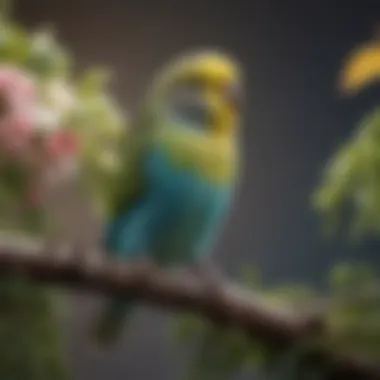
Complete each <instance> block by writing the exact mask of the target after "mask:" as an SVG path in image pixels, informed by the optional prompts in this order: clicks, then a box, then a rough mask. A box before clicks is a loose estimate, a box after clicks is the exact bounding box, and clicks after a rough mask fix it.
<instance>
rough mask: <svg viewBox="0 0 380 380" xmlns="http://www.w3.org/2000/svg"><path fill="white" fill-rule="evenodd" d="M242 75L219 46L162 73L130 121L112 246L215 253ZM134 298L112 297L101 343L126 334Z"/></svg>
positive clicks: (180, 261) (118, 253)
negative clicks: (122, 333) (130, 128)
mask: <svg viewBox="0 0 380 380" xmlns="http://www.w3.org/2000/svg"><path fill="white" fill-rule="evenodd" d="M241 95H242V73H241V69H240V66H239V65H238V64H237V62H236V61H235V60H234V59H232V58H231V57H229V56H227V55H226V54H224V53H221V52H216V51H203V52H198V53H193V54H188V55H184V56H181V57H179V58H177V59H176V60H174V62H172V63H171V64H170V65H169V66H168V67H166V68H164V70H163V71H162V72H160V73H159V75H158V76H157V78H156V80H155V81H154V83H153V86H152V87H151V88H150V90H149V91H148V93H147V96H146V99H145V101H144V102H143V107H142V108H141V109H140V112H139V113H138V114H137V116H136V117H135V119H134V120H133V119H132V127H133V129H132V132H130V134H129V135H128V139H127V140H128V141H127V142H126V146H125V148H124V151H123V152H122V154H123V155H124V166H122V168H123V170H121V175H120V177H119V178H118V180H117V186H116V191H115V196H114V202H113V204H112V210H111V215H110V221H109V224H108V229H107V232H106V236H105V246H104V248H105V250H106V251H107V252H108V253H109V255H113V257H115V258H118V259H121V260H135V259H142V258H143V255H144V254H146V255H147V256H148V258H149V259H150V260H152V261H153V262H154V263H155V264H157V265H162V266H172V265H189V264H191V263H200V262H202V260H203V259H204V258H206V257H207V255H208V253H210V252H211V250H212V248H213V245H214V243H215V240H216V238H217V235H218V232H219V230H220V227H221V225H222V222H223V220H224V219H225V216H226V213H227V211H228V208H229V206H230V204H231V200H232V193H233V190H234V188H235V185H236V180H237V178H238V166H239V144H238V138H237V136H238V131H239V124H240V121H241V120H240V119H241V108H240V106H241ZM133 305H134V303H133V302H132V301H131V300H130V301H128V300H119V299H113V300H110V301H109V302H108V304H107V305H106V308H105V309H104V311H103V312H102V315H101V318H100V321H99V322H98V324H97V325H96V331H95V334H96V337H97V340H98V342H99V343H103V344H104V343H109V342H112V341H114V339H115V338H116V337H117V336H118V335H119V334H120V332H121V328H122V326H123V322H124V320H125V317H126V315H127V314H128V315H129V313H130V310H131V307H132V306H133Z"/></svg>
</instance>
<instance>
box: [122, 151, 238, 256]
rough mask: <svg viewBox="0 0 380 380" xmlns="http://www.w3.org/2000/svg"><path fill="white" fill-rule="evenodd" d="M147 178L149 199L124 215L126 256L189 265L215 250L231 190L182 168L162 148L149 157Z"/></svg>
mask: <svg viewBox="0 0 380 380" xmlns="http://www.w3.org/2000/svg"><path fill="white" fill-rule="evenodd" d="M144 174H145V176H144V177H145V181H144V182H145V185H144V188H145V191H144V194H143V196H142V197H141V199H140V200H139V202H138V203H136V205H135V206H134V207H133V208H132V209H130V210H128V211H127V212H126V214H125V215H124V230H123V235H124V242H125V244H122V245H121V246H118V249H119V250H124V251H125V255H126V256H127V257H128V256H129V255H128V252H129V251H130V252H131V253H132V251H134V250H147V251H148V252H150V253H151V254H152V255H153V256H154V257H155V258H156V259H157V260H159V261H162V262H165V263H168V262H178V261H179V262H183V261H188V260H191V259H195V258H197V257H199V256H201V255H203V254H205V253H207V252H208V251H209V250H211V249H212V246H213V243H214V240H215V238H216V234H217V232H218V229H219V228H218V227H219V226H220V224H221V222H222V220H223V215H224V213H225V211H226V208H227V206H228V204H229V200H230V195H231V187H230V186H226V185H224V186H220V185H217V184H215V183H213V182H212V181H209V180H207V179H206V178H203V177H201V176H199V175H197V174H196V173H194V172H192V171H190V170H186V169H184V168H183V167H180V166H178V165H177V164H176V163H175V161H174V160H172V158H171V157H170V156H169V155H168V153H167V152H166V151H165V150H164V149H163V148H162V147H161V146H155V147H152V148H151V149H150V151H149V153H148V154H147V155H146V157H145V163H144ZM131 241H133V244H130V242H131Z"/></svg>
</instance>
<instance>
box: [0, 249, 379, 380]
mask: <svg viewBox="0 0 380 380" xmlns="http://www.w3.org/2000/svg"><path fill="white" fill-rule="evenodd" d="M90 257H92V258H93V257H94V256H93V255H92V256H90ZM16 273H22V274H25V275H27V276H29V277H30V278H31V279H32V280H35V281H37V282H40V283H48V284H55V285H61V286H64V287H66V288H73V289H77V288H81V289H84V290H87V291H91V292H99V293H103V294H107V295H116V296H121V297H123V296H124V297H133V298H136V299H139V300H140V301H142V302H148V303H151V304H154V305H157V306H161V307H166V308H170V309H171V310H174V311H191V312H193V313H198V314H200V315H202V316H203V317H205V318H208V319H209V320H211V321H212V322H214V323H217V324H223V325H226V326H227V325H231V326H235V327H240V328H242V329H244V330H245V331H247V333H248V334H250V335H251V336H252V337H253V338H255V339H260V340H262V341H263V342H265V344H267V345H271V346H275V347H278V348H285V347H287V346H290V345H292V344H296V343H297V342H300V341H302V340H303V339H307V338H308V337H310V336H319V335H320V334H324V333H325V329H324V323H323V316H321V315H319V316H317V315H314V316H311V317H310V315H309V316H307V315H302V313H301V315H299V314H300V313H297V314H296V313H294V311H292V310H290V309H289V310H286V309H284V308H281V309H279V308H276V307H273V305H271V304H269V303H268V301H267V300H265V298H264V297H261V296H260V295H258V294H254V293H253V292H250V291H247V290H245V289H242V288H241V287H239V286H237V285H235V284H233V283H230V282H229V281H227V280H223V283H222V284H221V286H220V288H218V289H215V288H211V287H210V286H209V284H208V285H207V284H205V283H203V282H202V281H201V280H200V279H199V278H196V277H195V276H193V275H191V274H189V273H186V272H183V271H168V270H165V269H162V268H157V267H154V266H151V265H141V264H134V265H132V264H128V265H125V264H124V265H123V264H121V263H117V262H112V261H109V260H107V261H102V260H100V259H99V260H86V257H85V256H84V255H81V256H75V257H72V256H62V255H59V254H58V252H44V250H43V249H42V248H41V247H38V246H32V245H30V244H14V243H11V244H6V243H1V244H0V276H2V277H7V276H13V275H15V274H16ZM309 355H310V359H311V360H313V362H317V363H318V362H320V363H325V364H327V365H328V367H329V368H330V375H329V379H331V380H341V379H342V380H349V379H360V380H377V379H379V380H380V365H377V364H375V363H371V362H369V361H367V360H365V359H362V358H358V357H348V356H343V355H339V354H337V353H335V352H332V351H331V350H329V348H327V347H320V348H318V349H315V350H313V352H310V354H309Z"/></svg>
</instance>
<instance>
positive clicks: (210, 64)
mask: <svg viewBox="0 0 380 380" xmlns="http://www.w3.org/2000/svg"><path fill="white" fill-rule="evenodd" d="M155 93H156V95H157V97H158V98H159V99H160V105H161V107H160V108H161V109H163V110H164V111H165V113H166V115H167V117H169V118H171V120H175V121H178V122H179V123H178V124H179V125H183V126H185V127H186V128H191V129H194V130H197V131H199V132H200V133H211V134H214V135H219V136H229V135H231V134H232V133H234V132H235V131H236V129H237V126H238V124H239V119H240V113H241V106H242V104H241V102H242V95H243V94H242V73H241V69H240V67H239V65H238V64H237V62H236V61H235V60H233V59H232V58H231V57H229V56H227V55H225V54H223V53H220V52H214V51H205V52H201V53H195V54H191V55H186V56H182V57H180V58H179V59H177V60H175V61H174V62H172V63H171V64H170V65H169V66H168V67H167V68H166V69H165V70H164V71H163V72H162V73H161V74H160V75H159V76H158V80H157V82H156V85H155Z"/></svg>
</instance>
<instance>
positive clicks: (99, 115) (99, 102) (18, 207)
mask: <svg viewBox="0 0 380 380" xmlns="http://www.w3.org/2000/svg"><path fill="white" fill-rule="evenodd" d="M72 66H73V65H72V59H71V57H70V54H69V52H68V51H67V50H66V49H65V48H64V47H62V46H61V45H60V43H59V42H58V41H57V39H56V38H55V35H54V34H53V32H52V31H51V30H38V31H37V32H34V33H29V32H28V31H26V30H25V29H24V28H22V27H21V26H20V25H18V24H16V23H14V22H13V21H12V20H9V19H6V18H5V17H1V18H0V67H7V68H10V70H11V71H10V73H11V75H13V71H16V70H17V71H18V72H19V73H21V75H24V76H25V77H28V78H31V79H32V81H33V85H34V87H35V89H36V97H37V107H35V109H33V112H34V113H30V117H31V116H33V115H37V116H36V118H35V119H33V123H31V125H32V124H33V128H34V129H33V133H34V135H33V139H34V140H33V144H34V145H33V149H34V150H33V152H34V153H36V152H39V151H40V150H39V149H41V147H42V146H43V145H44V142H43V140H41V136H48V137H49V138H48V140H46V141H47V143H48V145H47V147H48V148H49V149H53V150H54V151H53V152H52V153H57V152H58V151H57V150H58V148H59V147H60V146H61V147H62V148H63V149H66V148H67V138H66V139H64V141H62V138H61V140H60V141H59V143H60V144H61V145H58V146H57V142H58V141H57V139H54V141H53V139H50V136H53V137H55V136H56V131H65V133H66V132H67V133H71V134H72V135H74V136H75V139H76V141H77V143H78V144H77V145H78V150H77V152H76V157H75V165H76V166H77V168H78V169H79V170H80V173H81V178H82V179H83V181H82V185H83V191H86V193H87V194H89V195H92V196H93V197H94V202H96V201H98V202H99V204H102V205H103V206H104V207H105V206H106V199H107V188H106V187H105V185H106V184H107V183H109V181H110V180H111V178H112V175H113V174H114V173H115V171H116V170H117V149H118V143H119V141H120V140H121V136H122V135H123V133H124V129H123V128H124V127H125V125H124V124H125V118H124V117H123V116H122V114H121V112H120V110H119V109H118V107H117V105H116V104H115V103H114V101H113V100H112V98H111V97H110V96H109V95H108V93H107V89H106V85H107V79H108V76H107V75H104V73H103V72H102V71H99V70H97V69H90V70H88V71H86V72H85V73H84V74H83V76H82V77H79V78H74V76H73V74H72ZM33 106H34V105H33ZM24 111H25V108H24ZM8 124H9V123H8ZM5 125H7V124H6V123H5V119H4V116H3V114H0V129H2V130H3V129H4V126H5ZM10 132H11V136H13V135H12V133H14V131H13V130H10ZM60 137H62V136H61V135H60ZM2 139H3V135H2ZM62 143H63V145H62ZM41 144H42V145H41ZM58 153H59V152H58ZM4 156H5V150H4V148H3V147H2V146H1V147H0V229H2V230H4V229H15V230H16V231H18V232H20V231H21V232H24V233H31V232H32V233H37V234H44V232H45V225H44V220H45V218H46V217H47V215H45V213H46V211H47V212H49V210H46V209H45V208H44V207H43V201H42V203H33V202H28V201H27V199H25V194H27V192H28V184H29V182H30V179H31V178H36V174H35V172H33V171H31V170H30V167H29V163H30V162H31V161H30V160H29V158H28V157H27V156H26V151H22V154H21V156H20V157H21V158H20V159H18V158H17V159H16V158H15V156H9V157H8V158H7V159H5V158H4ZM65 157H66V156H65ZM44 162H49V163H50V162H52V158H51V157H50V158H49V159H47V158H46V157H45V160H44ZM57 168H58V167H55V168H54V170H53V172H54V174H56V172H57ZM56 302H58V300H57V299H56V297H54V296H53V294H52V291H51V290H46V289H43V288H41V287H39V286H37V285H35V284H32V283H30V282H29V281H28V280H27V279H25V278H23V277H15V278H14V279H10V280H9V279H7V280H2V281H1V284H0V305H1V307H0V356H1V360H0V378H2V379H14V380H18V379H19V380H51V379H57V380H66V379H69V377H70V376H69V373H68V370H67V368H66V363H65V361H64V357H63V354H62V347H61V345H62V342H61V334H60V328H59V325H58V321H57V318H56V317H57V316H56Z"/></svg>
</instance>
